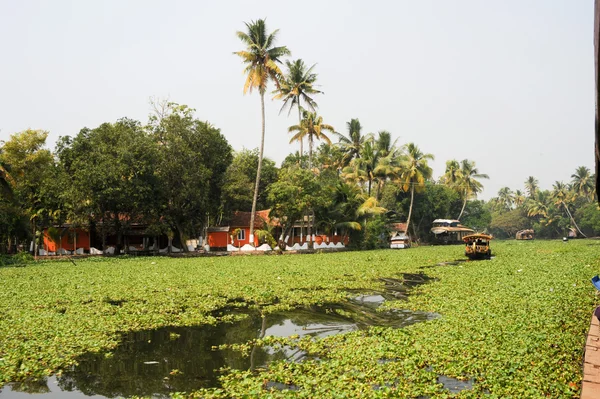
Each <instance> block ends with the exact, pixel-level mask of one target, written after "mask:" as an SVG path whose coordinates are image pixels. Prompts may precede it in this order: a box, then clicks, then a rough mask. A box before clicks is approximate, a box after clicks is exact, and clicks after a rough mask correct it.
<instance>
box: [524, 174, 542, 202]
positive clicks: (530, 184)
mask: <svg viewBox="0 0 600 399" xmlns="http://www.w3.org/2000/svg"><path fill="white" fill-rule="evenodd" d="M538 190H539V182H538V179H536V178H535V177H533V176H529V177H528V178H527V180H525V191H527V196H528V197H529V198H535V194H536V193H537V191H538Z"/></svg>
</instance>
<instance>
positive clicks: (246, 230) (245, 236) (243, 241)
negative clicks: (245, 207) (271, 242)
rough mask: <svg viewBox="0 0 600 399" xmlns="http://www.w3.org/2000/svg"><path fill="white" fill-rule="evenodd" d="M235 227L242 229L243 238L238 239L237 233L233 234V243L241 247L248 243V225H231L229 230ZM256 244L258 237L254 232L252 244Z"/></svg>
mask: <svg viewBox="0 0 600 399" xmlns="http://www.w3.org/2000/svg"><path fill="white" fill-rule="evenodd" d="M235 229H240V230H244V239H243V240H238V239H237V234H236V235H235V236H233V245H234V246H236V247H238V248H239V247H243V246H244V245H246V244H250V227H232V228H231V229H230V230H231V231H234V230H235ZM257 245H258V237H257V236H256V234H255V235H254V246H257Z"/></svg>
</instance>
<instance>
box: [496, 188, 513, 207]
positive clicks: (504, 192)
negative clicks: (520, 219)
mask: <svg viewBox="0 0 600 399" xmlns="http://www.w3.org/2000/svg"><path fill="white" fill-rule="evenodd" d="M496 202H497V204H498V206H500V207H501V208H502V209H504V210H505V211H508V210H510V209H512V207H513V205H514V203H515V193H514V192H513V191H512V190H511V189H510V188H509V187H502V188H501V189H500V190H499V191H498V197H496Z"/></svg>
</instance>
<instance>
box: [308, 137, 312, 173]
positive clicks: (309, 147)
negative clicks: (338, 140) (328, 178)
mask: <svg viewBox="0 0 600 399" xmlns="http://www.w3.org/2000/svg"><path fill="white" fill-rule="evenodd" d="M312 154H313V136H312V134H309V135H308V168H309V169H312Z"/></svg>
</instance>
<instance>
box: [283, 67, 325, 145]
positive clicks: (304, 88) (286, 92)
mask: <svg viewBox="0 0 600 399" xmlns="http://www.w3.org/2000/svg"><path fill="white" fill-rule="evenodd" d="M285 63H286V66H287V71H286V73H285V75H284V76H283V77H282V78H281V79H280V80H279V88H278V89H277V90H275V93H276V95H275V97H274V98H275V99H281V100H283V105H282V106H281V111H283V110H284V109H286V108H287V109H288V110H289V111H288V115H289V113H290V112H291V111H292V108H294V107H296V108H297V109H298V125H301V124H302V115H301V114H302V102H304V103H305V104H306V107H307V108H308V109H310V110H311V111H313V112H315V111H316V108H317V103H316V101H315V100H314V99H313V98H312V97H311V95H313V94H319V93H321V91H319V90H317V89H316V88H315V82H316V81H317V74H316V73H314V72H313V69H314V67H315V65H313V66H311V67H310V68H307V66H306V65H305V64H304V61H303V60H302V59H297V60H294V61H289V60H287V61H286V62H285ZM281 111H280V112H281ZM302 139H303V138H300V139H299V141H300V157H302V156H303V155H304V151H303V148H302V146H303V140H302Z"/></svg>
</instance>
